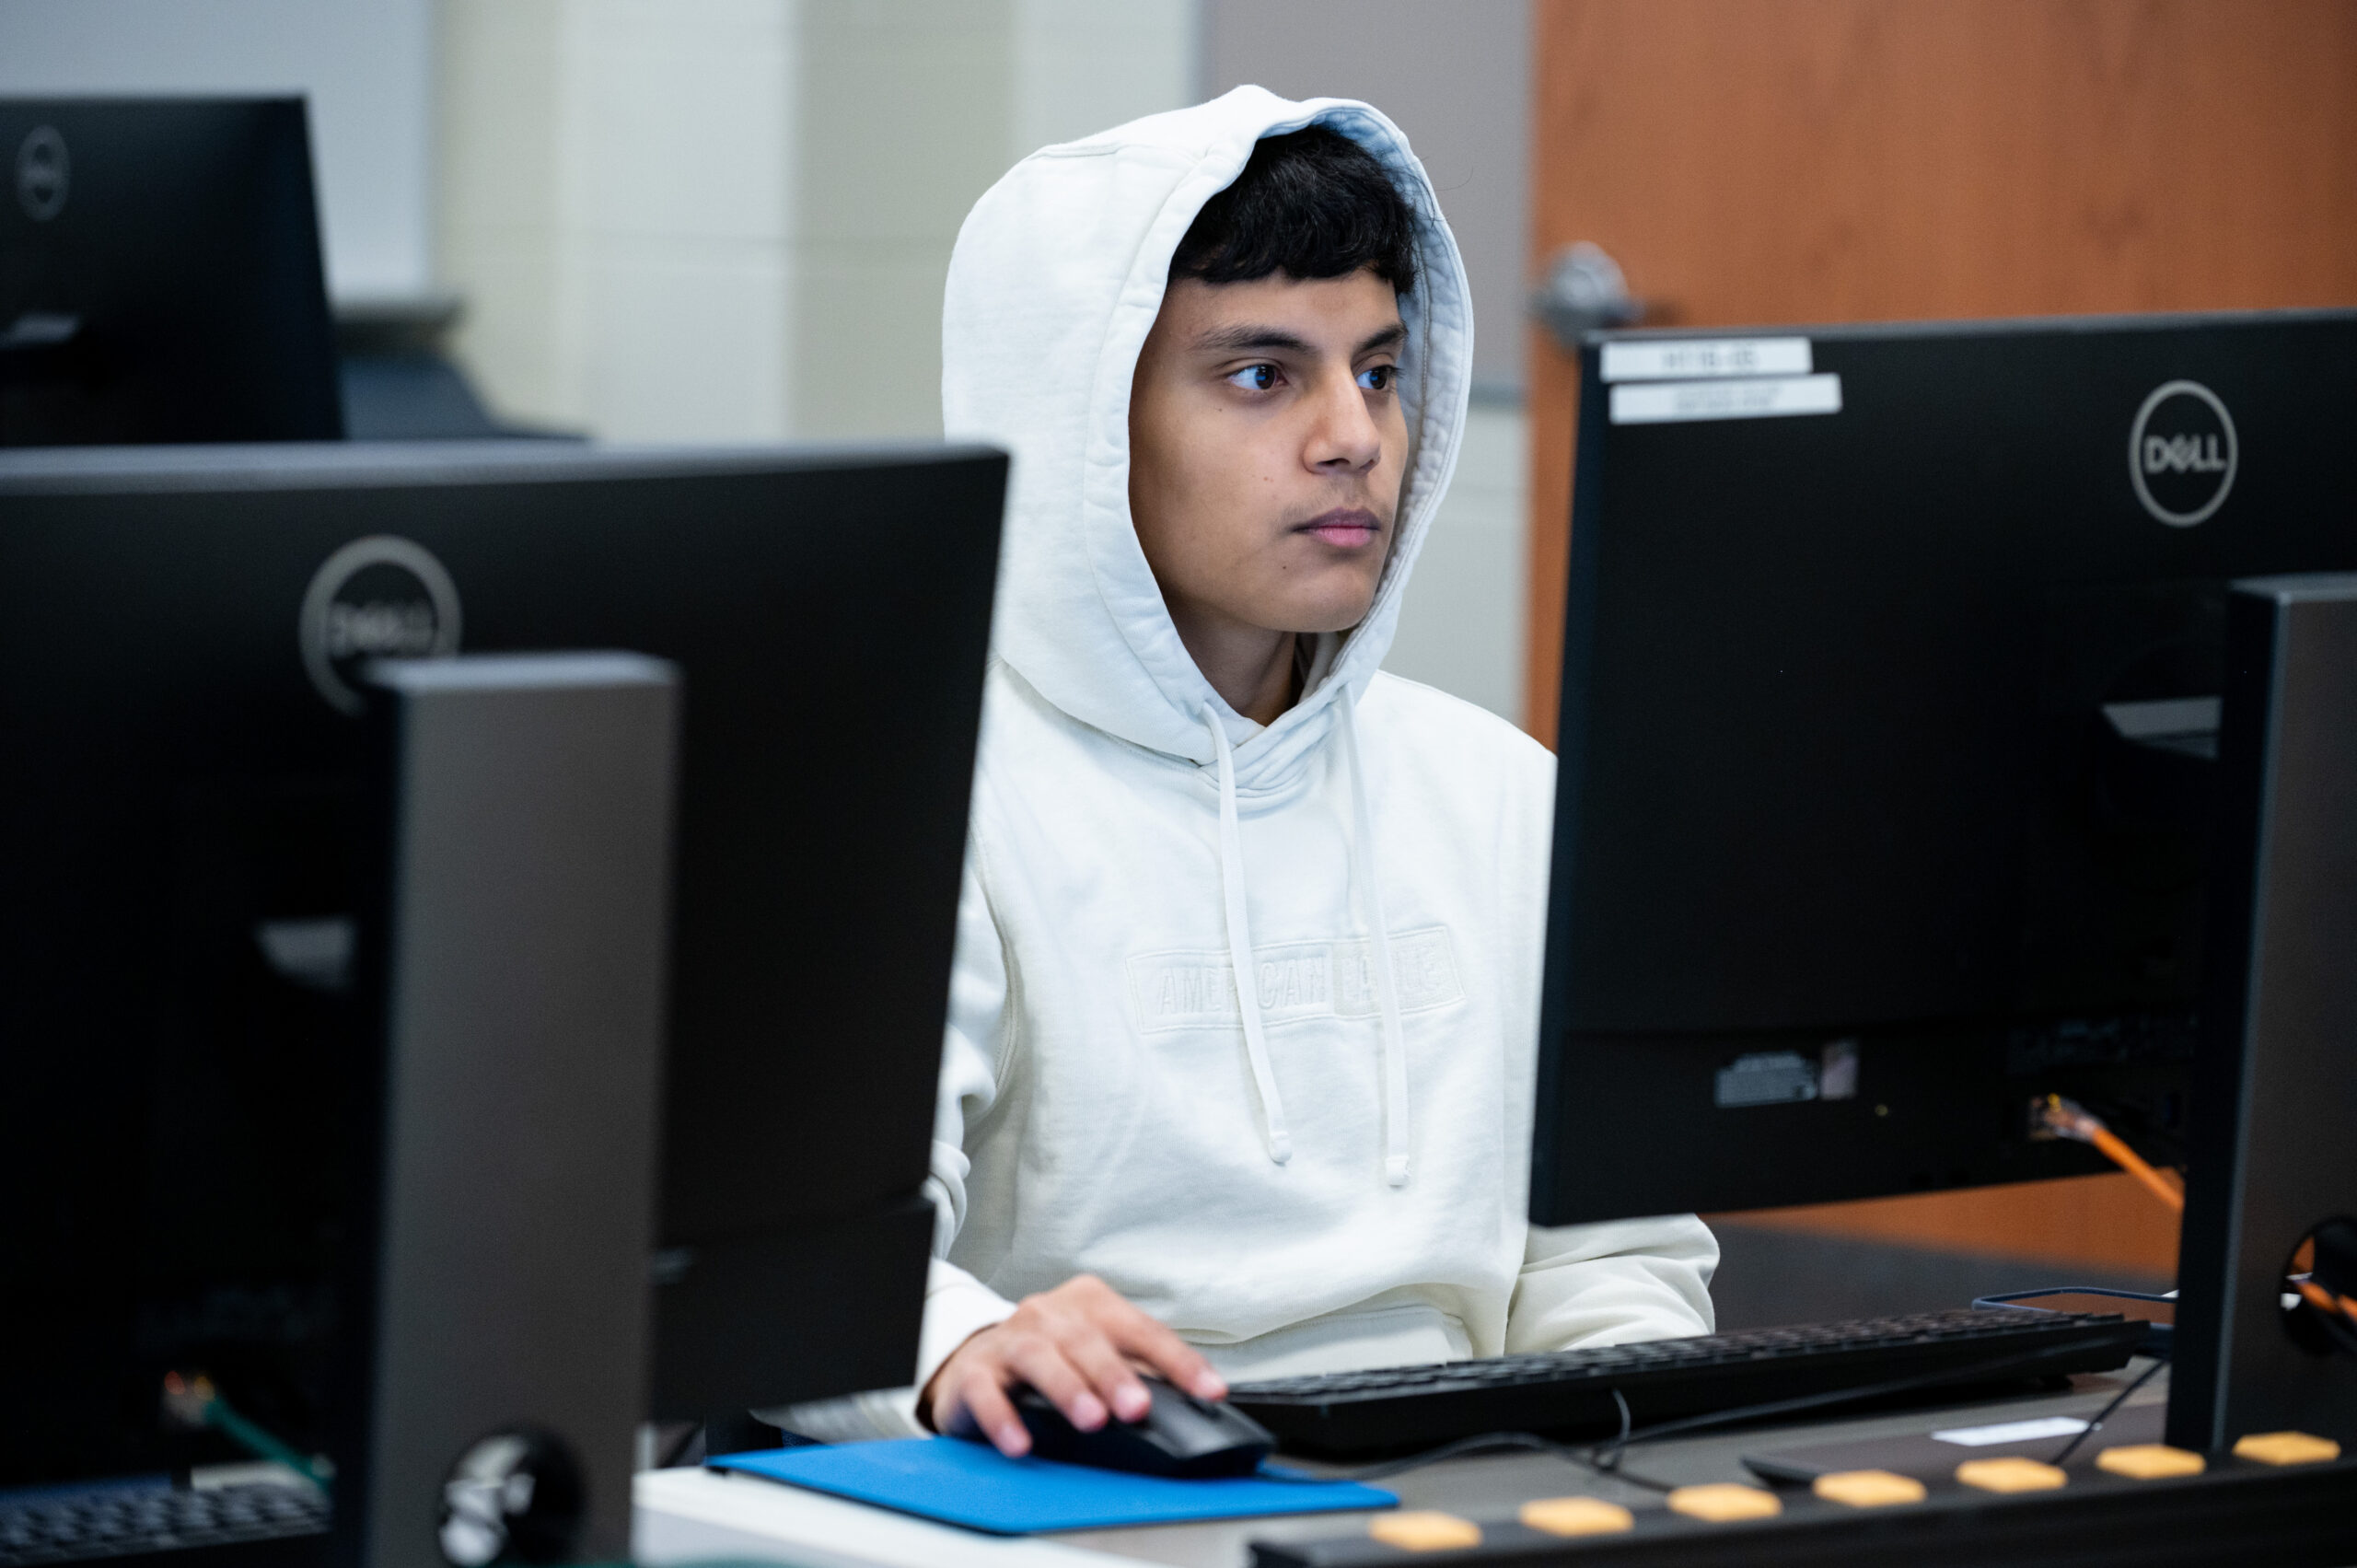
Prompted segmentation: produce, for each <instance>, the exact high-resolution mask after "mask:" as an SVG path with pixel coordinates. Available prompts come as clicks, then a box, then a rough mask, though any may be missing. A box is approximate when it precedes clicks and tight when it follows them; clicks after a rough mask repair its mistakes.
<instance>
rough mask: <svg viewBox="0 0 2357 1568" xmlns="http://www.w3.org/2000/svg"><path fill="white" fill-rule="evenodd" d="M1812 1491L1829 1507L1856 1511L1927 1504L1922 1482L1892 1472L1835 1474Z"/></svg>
mask: <svg viewBox="0 0 2357 1568" xmlns="http://www.w3.org/2000/svg"><path fill="white" fill-rule="evenodd" d="M1809 1490H1810V1491H1811V1492H1814V1493H1817V1495H1818V1496H1819V1497H1822V1498H1824V1499H1825V1500H1826V1501H1827V1502H1829V1503H1842V1504H1848V1505H1849V1506H1851V1507H1852V1508H1889V1507H1895V1506H1896V1505H1898V1504H1901V1503H1921V1502H1922V1501H1923V1483H1922V1481H1917V1480H1916V1479H1915V1478H1914V1477H1913V1476H1911V1475H1899V1474H1898V1473H1897V1472H1896V1471H1892V1470H1835V1471H1834V1472H1833V1473H1832V1474H1830V1475H1821V1476H1818V1477H1817V1480H1816V1481H1812V1482H1811V1483H1810V1484H1809Z"/></svg>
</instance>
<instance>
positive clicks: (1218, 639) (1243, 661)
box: [1170, 605, 1301, 725]
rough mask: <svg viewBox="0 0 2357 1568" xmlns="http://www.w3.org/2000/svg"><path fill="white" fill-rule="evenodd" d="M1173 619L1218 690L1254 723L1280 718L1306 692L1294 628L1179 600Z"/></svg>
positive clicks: (1199, 664) (1270, 721)
mask: <svg viewBox="0 0 2357 1568" xmlns="http://www.w3.org/2000/svg"><path fill="white" fill-rule="evenodd" d="M1170 620H1171V623H1172V624H1173V625H1175V626H1177V627H1178V628H1179V641H1180V642H1181V643H1183V644H1185V645H1186V647H1187V652H1188V653H1189V655H1190V656H1192V657H1193V658H1194V661H1195V668H1197V669H1200V670H1202V672H1203V679H1206V680H1208V681H1210V682H1211V683H1212V690H1213V691H1216V692H1218V693H1219V694H1220V696H1221V697H1222V698H1224V699H1225V701H1226V703H1227V705H1228V706H1229V707H1231V708H1234V709H1235V710H1236V711H1237V713H1239V714H1243V715H1244V716H1245V717H1246V718H1248V719H1250V720H1251V721H1252V722H1253V723H1254V724H1260V725H1267V724H1274V723H1275V722H1276V721H1277V718H1278V715H1280V714H1283V712H1284V711H1285V710H1286V709H1287V708H1290V707H1292V706H1293V705H1294V703H1295V700H1296V699H1297V698H1299V696H1300V695H1301V693H1300V692H1298V691H1295V690H1294V641H1295V636H1294V633H1291V632H1271V631H1270V630H1268V629H1267V628H1266V627H1262V626H1248V625H1246V624H1244V623H1243V622H1242V621H1234V620H1230V619H1229V618H1227V617H1225V616H1223V615H1220V614H1218V613H1216V612H1209V613H1206V612H1202V611H1194V612H1191V613H1190V611H1188V610H1182V609H1181V608H1180V607H1179V606H1177V605H1172V606H1171V608H1170Z"/></svg>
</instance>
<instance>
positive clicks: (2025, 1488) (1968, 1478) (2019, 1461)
mask: <svg viewBox="0 0 2357 1568" xmlns="http://www.w3.org/2000/svg"><path fill="white" fill-rule="evenodd" d="M2070 1479H2071V1478H2070V1477H2068V1476H2066V1475H2064V1474H2063V1473H2062V1472H2061V1470H2059V1469H2055V1468H2054V1467H2053V1466H2052V1465H2047V1464H2040V1463H2039V1462H2038V1460H2036V1459H2025V1458H2021V1457H2020V1456H2018V1455H2014V1456H2011V1457H2008V1458H2003V1459H1967V1460H1965V1461H1964V1463H1962V1464H1960V1465H1958V1466H1956V1480H1958V1481H1962V1482H1964V1484H1965V1485H1967V1486H1977V1487H1979V1488H1980V1490H1981V1491H1983V1492H2051V1491H2053V1490H2054V1489H2055V1488H2056V1487H2058V1486H2061V1484H2062V1483H2063V1482H2064V1481H2068V1480H2070Z"/></svg>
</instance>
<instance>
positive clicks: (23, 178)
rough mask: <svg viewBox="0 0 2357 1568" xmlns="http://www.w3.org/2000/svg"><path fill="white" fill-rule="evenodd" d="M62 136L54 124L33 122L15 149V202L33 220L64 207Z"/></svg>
mask: <svg viewBox="0 0 2357 1568" xmlns="http://www.w3.org/2000/svg"><path fill="white" fill-rule="evenodd" d="M68 172H69V169H68V166H67V162H66V157H65V138H64V137H63V136H61V135H59V134H57V127H56V126H54V125H36V126H34V127H33V128H32V130H31V132H30V133H29V134H27V135H26V137H25V139H24V141H23V142H22V143H21V144H20V145H18V146H17V204H18V205H19V206H21V207H23V208H24V209H25V215H26V216H27V217H29V218H30V219H32V220H33V222H35V223H47V222H48V221H49V220H50V219H51V218H53V217H55V216H56V215H58V214H60V213H62V212H64V210H65V187H66V176H67V174H68Z"/></svg>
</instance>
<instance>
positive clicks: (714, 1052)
mask: <svg viewBox="0 0 2357 1568" xmlns="http://www.w3.org/2000/svg"><path fill="white" fill-rule="evenodd" d="M1005 467H1006V465H1005V459H1004V457H1003V456H1001V455H1000V454H998V453H996V452H992V451H986V450H981V449H978V448H957V447H950V448H941V447H926V448H918V447H909V448H897V449H878V450H873V451H865V452H853V451H841V452H827V451H796V450H770V451H753V452H741V453H727V452H720V453H713V454H709V455H682V454H676V453H672V454H663V453H653V452H629V451H621V450H602V449H598V448H590V447H563V446H552V445H550V444H547V443H535V444H520V443H518V444H507V443H481V444H468V445H465V446H458V445H445V446H410V445H403V446H400V447H368V446H363V445H359V444H353V445H322V446H317V447H277V448H274V449H273V448H257V447H177V448H148V449H143V450H91V449H76V450H66V451H53V452H41V453H29V452H28V453H0V1053H5V1063H6V1066H5V1077H6V1084H7V1090H6V1093H5V1094H0V1257H5V1258H6V1260H8V1261H7V1265H6V1275H7V1280H8V1285H7V1288H6V1289H5V1290H0V1383H5V1385H6V1387H7V1388H8V1390H9V1394H8V1400H7V1409H8V1412H9V1419H8V1420H7V1422H6V1423H0V1489H5V1488H7V1487H10V1486H17V1485H25V1484H31V1483H34V1482H39V1481H59V1480H71V1479H77V1478H87V1477H92V1476H102V1475H120V1474H125V1473H131V1472H136V1471H168V1470H172V1469H178V1468H180V1467H183V1466H187V1465H192V1464H195V1463H201V1462H204V1463H209V1462H214V1461H226V1460H228V1459H231V1458H238V1457H241V1456H239V1455H238V1454H237V1452H236V1450H235V1449H234V1448H232V1447H231V1446H229V1445H228V1444H227V1443H226V1440H225V1439H223V1438H222V1436H221V1435H220V1434H218V1433H213V1432H202V1433H188V1432H181V1431H179V1430H176V1429H175V1428H174V1427H173V1426H172V1425H171V1424H170V1423H168V1422H166V1421H164V1420H162V1419H160V1412H159V1409H158V1405H159V1399H158V1394H159V1388H160V1385H161V1380H162V1379H163V1377H164V1376H165V1375H166V1374H167V1373H168V1372H171V1371H174V1370H191V1369H195V1370H203V1371H205V1372H207V1373H208V1374H210V1375H211V1376H213V1377H214V1378H215V1380H216V1382H217V1384H218V1385H219V1386H220V1388H222V1390H223V1391H224V1393H225V1394H226V1396H227V1397H228V1398H229V1400H230V1401H231V1403H232V1405H233V1406H234V1407H235V1408H237V1409H238V1410H239V1411H241V1412H242V1413H244V1414H245V1415H247V1416H248V1417H250V1419H252V1420H253V1421H255V1422H257V1423H260V1424H261V1425H262V1426H263V1427H265V1428H268V1429H271V1430H273V1432H275V1433H277V1434H280V1435H281V1436H283V1437H284V1438H285V1439H286V1440H287V1441H289V1442H291V1443H293V1444H295V1445H296V1446H298V1447H300V1448H302V1449H303V1450H304V1451H306V1452H315V1451H319V1444H321V1443H322V1442H323V1441H325V1437H324V1436H323V1434H324V1433H325V1432H326V1430H327V1428H326V1427H325V1426H324V1425H323V1422H324V1420H325V1411H324V1410H323V1405H324V1402H325V1401H326V1400H327V1399H328V1398H329V1394H328V1392H327V1390H328V1389H329V1387H330V1385H329V1381H328V1379H329V1376H330V1374H331V1365H332V1363H333V1361H334V1353H335V1350H336V1339H335V1329H336V1324H337V1320H338V1318H339V1315H342V1316H343V1317H344V1318H346V1319H347V1320H348V1319H349V1318H350V1316H351V1314H350V1311H349V1310H348V1308H346V1307H339V1304H338V1299H337V1295H336V1289H335V1283H334V1282H335V1281H336V1279H337V1278H339V1277H340V1271H341V1270H342V1269H343V1267H344V1266H345V1265H346V1264H348V1263H349V1262H350V1260H349V1259H348V1258H345V1257H343V1256H342V1255H341V1254H340V1251H339V1249H340V1248H341V1247H342V1246H343V1243H344V1242H345V1240H346V1238H347V1237H348V1236H349V1235H350V1234H351V1232H352V1220H351V1217H350V1211H351V1207H352V1203H353V1202H354V1200H353V1199H352V1196H351V1193H352V1191H354V1188H353V1185H352V1183H351V1182H350V1181H348V1180H347V1179H346V1175H345V1171H344V1164H343V1159H344V1156H345V1154H346V1153H347V1145H348V1141H349V1139H350V1138H351V1136H352V1133H351V1132H350V1131H349V1127H350V1125H351V1123H350V1120H349V1116H348V1115H347V1113H348V1112H351V1111H353V1110H354V1107H353V1106H352V1104H351V1103H350V1102H351V1098H352V1097H353V1096H354V1095H355V1094H363V1093H365V1092H366V1086H364V1085H358V1084H355V1083H354V1082H353V1081H352V1080H351V1077H350V1074H349V1072H348V1064H349V1062H350V1061H351V1059H352V1055H351V1053H352V1046H351V1040H352V1034H353V1029H354V1020H353V1019H352V1018H350V1017H349V1016H348V1015H347V1011H346V1008H345V1005H344V1002H343V997H344V994H345V989H346V986H347V984H348V965H349V962H350V958H351V953H352V950H353V945H354V936H353V932H354V926H353V916H354V900H355V899H356V898H358V897H359V895H358V893H357V892H356V891H355V878H356V877H358V876H359V875H361V873H360V871H359V869H358V867H357V866H356V865H355V854H356V853H357V852H356V851H355V849H354V821H355V811H356V810H357V809H358V808H359V802H360V800H361V797H362V796H363V795H364V794H365V787H366V786H365V782H364V779H363V776H362V771H363V769H364V767H365V764H366V756H365V751H364V748H365V741H366V728H367V726H366V725H364V724H362V723H360V722H359V721H358V719H357V718H356V717H355V716H354V714H355V711H356V710H357V709H358V708H359V706H360V703H359V699H358V695H357V693H356V691H355V688H354V684H353V680H354V668H355V666H356V665H357V664H358V663H360V662H361V661H365V660H366V659H369V658H372V657H378V656H432V655H435V654H440V653H447V652H451V651H453V650H455V649H459V648H461V647H463V648H464V649H466V650H469V651H472V652H487V651H497V650H510V651H523V650H543V649H565V648H580V647H589V648H613V647H619V648H628V649H633V650H638V651H641V652H644V653H647V654H652V655H656V656H660V657H662V658H665V659H668V660H669V661H672V662H673V663H674V664H676V666H677V667H678V668H679V671H680V672H681V677H682V679H683V681H684V691H683V703H684V707H683V712H684V723H683V730H682V737H681V762H680V780H679V828H678V846H677V857H676V858H677V865H678V868H679V869H678V885H677V899H676V905H675V910H676V913H675V922H674V929H675V940H674V951H673V959H672V1004H671V1015H670V1024H669V1030H668V1033H669V1057H668V1083H669V1089H668V1099H667V1121H666V1125H667V1131H666V1137H665V1144H666V1149H665V1161H666V1170H665V1177H664V1191H663V1195H662V1196H663V1202H662V1217H661V1229H662V1237H661V1243H662V1248H663V1253H662V1267H661V1271H660V1273H659V1276H658V1277H659V1279H660V1280H661V1282H662V1283H661V1288H660V1289H658V1290H657V1292H656V1304H657V1305H656V1315H657V1319H658V1329H657V1336H658V1341H659V1344H658V1349H657V1353H656V1363H657V1365H656V1376H655V1383H656V1387H655V1392H654V1399H655V1404H656V1409H657V1410H658V1411H662V1412H664V1413H674V1414H681V1415H687V1416H697V1415H702V1414H703V1413H704V1412H705V1411H707V1410H708V1409H711V1408H714V1406H715V1404H730V1405H734V1406H736V1407H737V1408H740V1409H741V1408H742V1407H744V1406H747V1405H762V1404H772V1403H784V1402H788V1401H792V1400H805V1399H813V1398H819V1397H824V1396H827V1395H832V1394H838V1393H845V1392H850V1391H853V1390H855V1389H860V1388H879V1387H887V1386H890V1385H893V1384H896V1383H902V1382H905V1381H906V1380H907V1379H908V1377H909V1376H910V1375H911V1369H912V1365H913V1362H914V1358H915V1351H916V1334H917V1326H918V1321H919V1317H920V1314H921V1312H922V1307H923V1288H924V1275H925V1269H926V1260H927V1257H928V1255H929V1251H930V1243H931V1237H932V1214H931V1209H930V1206H929V1205H928V1204H926V1203H925V1202H924V1201H923V1198H922V1197H921V1195H920V1188H921V1185H922V1183H923V1180H924V1179H925V1176H926V1174H927V1168H928V1149H929V1143H930V1139H931V1135H932V1130H933V1110H934V1088H935V1078H936V1075H937V1073H938V1068H939V1062H940V1051H941V1028H942V1017H943V1013H944V1010H945V1005H946V996H947V988H948V975H949V963H950V952H951V947H952V943H953V939H954V931H955V912H956V905H957V899H958V876H959V865H960V862H961V858H962V856H963V853H964V846H965V837H966V805H967V793H968V788H969V784H970V777H971V770H972V761H973V749H974V741H975V734H976V726H977V723H978V718H979V712H980V704H981V680H982V668H983V660H984V651H985V646H986V643H987V637H988V629H989V619H990V608H991V598H992V590H993V577H994V571H995V561H996V551H997V541H998V524H999V516H1000V506H1001V496H1002V491H1003V487H1004V477H1005ZM362 1109H365V1108H362ZM525 1131H527V1130H519V1134H521V1133H523V1132H525Z"/></svg>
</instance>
